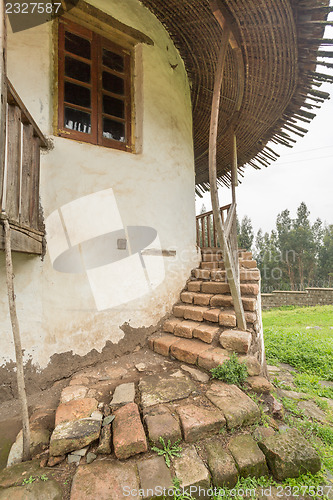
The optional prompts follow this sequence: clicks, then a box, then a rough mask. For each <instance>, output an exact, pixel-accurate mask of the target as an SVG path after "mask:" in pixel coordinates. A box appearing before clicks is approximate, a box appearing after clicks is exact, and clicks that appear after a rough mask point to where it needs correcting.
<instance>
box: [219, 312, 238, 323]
mask: <svg viewBox="0 0 333 500" xmlns="http://www.w3.org/2000/svg"><path fill="white" fill-rule="evenodd" d="M219 324H220V325H221V326H236V324H237V322H236V315H235V313H234V312H225V311H224V312H220V315H219Z"/></svg>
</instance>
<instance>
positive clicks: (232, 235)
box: [196, 203, 239, 278]
mask: <svg viewBox="0 0 333 500" xmlns="http://www.w3.org/2000/svg"><path fill="white" fill-rule="evenodd" d="M220 214H221V219H222V224H223V229H224V234H225V238H226V241H227V244H228V248H229V254H230V257H231V265H232V266H233V269H234V272H235V275H236V278H237V277H239V265H238V242H237V219H236V204H235V203H231V204H230V205H225V206H223V207H221V208H220ZM196 229H197V245H198V246H199V247H200V248H204V249H208V248H217V247H219V243H218V240H217V232H216V228H215V220H214V216H213V212H212V211H210V212H205V213H203V214H200V215H197V217H196ZM222 253H223V250H222Z"/></svg>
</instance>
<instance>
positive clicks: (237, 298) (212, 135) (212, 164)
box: [209, 23, 246, 330]
mask: <svg viewBox="0 0 333 500" xmlns="http://www.w3.org/2000/svg"><path fill="white" fill-rule="evenodd" d="M229 37H230V28H229V26H228V25H227V23H225V25H224V30H223V34H222V40H221V48H220V53H219V57H218V62H217V67H216V72H215V81H214V91H213V99H212V110H211V119H210V129H209V183H210V194H211V200H212V208H213V213H214V218H215V224H216V229H217V236H218V241H219V243H220V246H221V248H222V252H223V259H224V264H225V269H226V274H227V279H228V283H229V287H230V292H231V295H232V299H233V302H234V308H235V313H236V319H237V326H238V328H240V329H241V330H246V321H245V314H244V309H243V304H242V299H241V294H240V286H239V281H238V280H237V276H236V273H235V269H234V260H233V256H232V254H231V253H230V250H229V246H228V242H227V239H226V236H225V233H224V230H223V223H222V219H221V212H220V209H219V198H218V191H217V171H216V143H217V131H218V120H219V111H220V99H221V87H222V81H223V73H224V67H225V60H226V55H227V49H228V45H229ZM237 265H238V262H237Z"/></svg>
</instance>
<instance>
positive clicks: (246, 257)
mask: <svg viewBox="0 0 333 500" xmlns="http://www.w3.org/2000/svg"><path fill="white" fill-rule="evenodd" d="M239 258H240V259H243V260H252V252H244V251H241V252H240V253H239Z"/></svg>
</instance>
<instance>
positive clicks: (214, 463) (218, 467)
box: [205, 439, 238, 488]
mask: <svg viewBox="0 0 333 500" xmlns="http://www.w3.org/2000/svg"><path fill="white" fill-rule="evenodd" d="M205 448H206V451H207V456H208V467H209V469H210V471H211V473H212V480H213V484H214V486H219V487H221V488H222V487H225V486H227V487H228V488H233V487H234V486H235V485H236V483H237V479H238V470H237V468H236V464H235V461H234V459H233V458H232V456H231V455H230V454H229V453H227V452H226V450H225V449H224V447H223V444H222V443H221V442H220V441H218V440H216V439H211V440H209V441H208V442H206V443H205Z"/></svg>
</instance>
